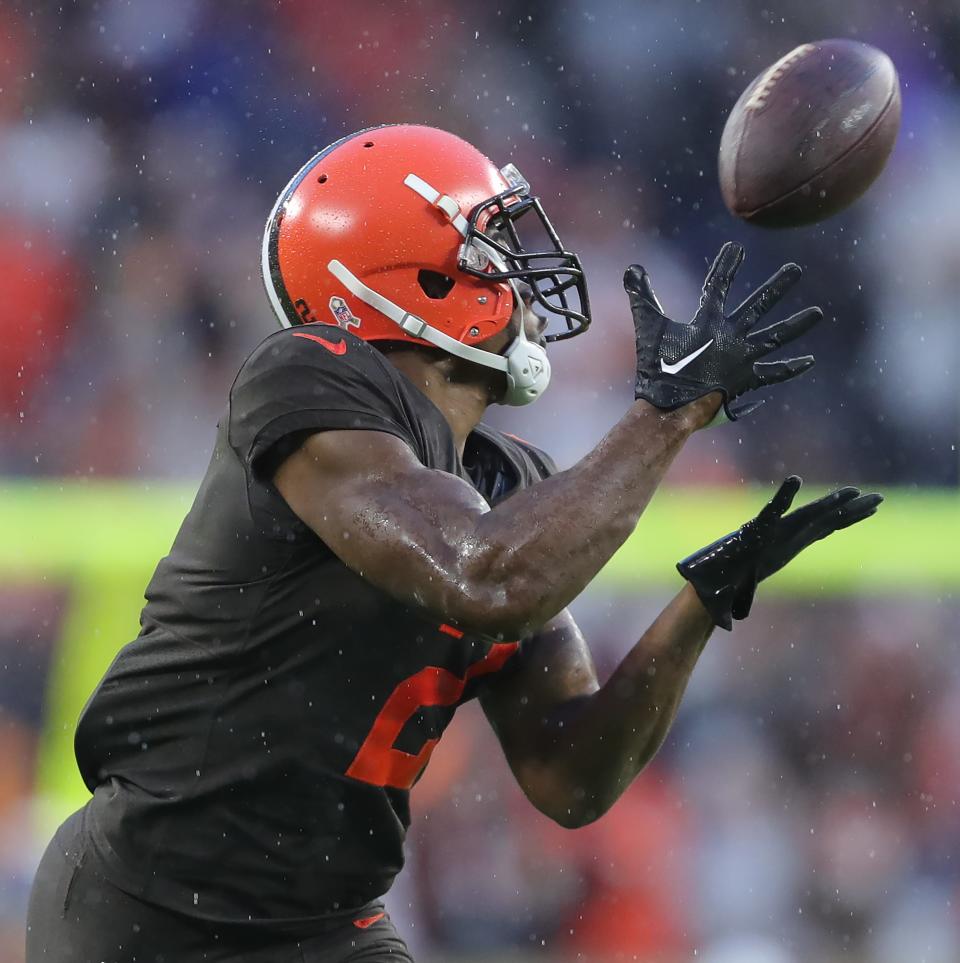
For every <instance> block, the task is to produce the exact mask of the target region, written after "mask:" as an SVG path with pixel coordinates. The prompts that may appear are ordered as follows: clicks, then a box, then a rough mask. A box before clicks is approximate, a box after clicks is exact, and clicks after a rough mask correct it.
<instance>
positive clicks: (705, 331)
mask: <svg viewBox="0 0 960 963" xmlns="http://www.w3.org/2000/svg"><path fill="white" fill-rule="evenodd" d="M741 261H743V248H742V247H740V245H739V244H734V243H733V242H732V241H728V242H727V243H726V244H724V245H723V247H722V248H721V249H720V253H719V254H718V255H717V257H716V260H715V261H714V262H713V266H712V267H711V268H710V271H709V273H708V274H707V278H706V280H705V281H704V283H703V295H702V296H701V298H700V308H699V310H698V311H697V313H696V315H694V318H693V320H692V321H691V322H690V323H689V324H681V323H679V322H677V321H671V320H670V318H668V317H667V316H666V315H665V314H664V313H663V308H662V307H661V306H660V302H659V301H658V300H657V296H656V295H655V294H654V293H653V287H652V286H651V284H650V276H649V275H648V274H647V272H646V271H645V270H644V269H643V268H642V267H640V265H639V264H632V265H630V267H628V268H627V270H626V273H625V274H624V276H623V286H624V289H625V290H626V292H627V294H628V295H629V296H630V310H631V311H632V312H633V326H634V329H635V331H636V336H637V386H636V397H637V398H643V399H645V400H646V401H649V402H650V404H652V405H654V406H656V407H657V408H663V409H665V410H667V411H672V410H673V409H674V408H679V407H681V405H685V404H688V403H689V402H691V401H694V400H695V399H697V398H701V397H703V396H704V395H706V394H709V393H710V392H712V391H719V392H721V394H722V395H723V404H724V410H725V411H726V415H727V417H728V418H729V419H730V420H731V421H733V420H735V419H736V418H737V416H738V415H742V414H745V413H746V412H747V411H750V410H753V409H754V408H756V407H758V406H759V405H760V404H762V402H760V401H755V402H747V403H745V404H741V405H738V406H731V403H732V402H733V400H734V399H735V398H738V397H739V396H740V395H742V394H743V393H744V392H746V391H751V390H753V389H754V388H762V387H764V386H766V385H773V384H777V383H779V382H781V381H789V380H790V379H791V378H795V377H797V375H800V374H803V372H804V371H806V370H807V369H808V368H810V367H811V366H812V365H813V356H812V355H804V356H803V357H799V358H789V359H787V360H785V361H761V360H759V359H761V358H763V357H765V356H766V355H768V354H769V353H770V352H771V351H776V349H777V348H779V347H780V346H781V345H784V344H787V343H788V342H790V341H793V340H794V338H798V337H800V335H801V334H803V333H804V332H805V331H808V330H809V329H810V328H812V327H813V325H815V324H816V323H817V322H818V321H819V320H820V319H821V318H822V317H823V312H822V311H821V310H820V309H819V308H806V309H804V310H803V311H800V312H798V313H797V314H794V315H792V316H791V317H789V318H786V319H785V320H783V321H779V322H777V323H776V324H771V325H769V326H768V327H765V328H761V329H759V330H754V329H755V328H756V327H757V325H758V324H759V322H760V320H761V319H762V318H763V316H764V315H765V314H766V313H767V312H768V311H769V310H770V309H771V308H772V307H773V306H774V305H775V304H776V303H777V302H778V301H779V300H780V299H781V298H782V297H783V296H784V294H786V292H787V291H788V290H789V289H790V288H792V287H793V285H794V284H796V282H797V281H798V280H799V279H800V275H801V274H802V271H801V270H800V267H799V265H797V264H785V265H784V266H783V267H782V268H780V270H779V271H777V273H776V274H774V275H773V277H772V278H770V279H769V280H768V281H767V282H766V283H765V284H762V285H760V287H758V288H757V289H756V290H755V291H754V292H753V293H752V294H751V295H750V296H749V297H748V298H747V299H746V300H745V301H744V302H743V303H742V304H741V305H740V306H739V307H738V308H736V309H735V310H734V311H733V312H732V313H731V314H729V315H727V314H725V309H726V300H727V293H728V292H729V290H730V284H731V282H732V281H733V278H734V275H735V274H736V273H737V268H739V267H740V262H741Z"/></svg>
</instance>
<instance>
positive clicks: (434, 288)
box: [417, 269, 457, 301]
mask: <svg viewBox="0 0 960 963" xmlns="http://www.w3.org/2000/svg"><path fill="white" fill-rule="evenodd" d="M417 282H418V283H419V285H420V287H421V289H422V290H423V293H424V294H425V295H426V296H427V297H428V298H430V299H431V300H432V301H442V300H443V299H444V298H445V297H446V296H447V295H448V294H449V293H450V292H451V291H452V290H453V286H454V284H456V283H457V282H456V281H454V280H453V278H450V277H447V275H446V274H441V273H440V272H439V271H429V270H426V269H424V270H422V271H420V272H419V274H417Z"/></svg>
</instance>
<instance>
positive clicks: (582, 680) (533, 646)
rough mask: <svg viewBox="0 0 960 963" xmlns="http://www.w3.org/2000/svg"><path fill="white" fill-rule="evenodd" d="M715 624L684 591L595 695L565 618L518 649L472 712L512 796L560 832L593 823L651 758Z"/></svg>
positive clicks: (585, 652) (582, 649)
mask: <svg viewBox="0 0 960 963" xmlns="http://www.w3.org/2000/svg"><path fill="white" fill-rule="evenodd" d="M713 627H714V622H713V620H712V619H711V618H710V616H709V614H708V613H707V611H706V609H705V608H704V607H703V605H702V604H701V603H700V601H699V599H698V598H697V596H696V593H695V592H694V591H693V589H692V588H691V587H690V586H686V587H685V588H684V589H683V590H682V591H681V592H680V594H679V595H677V596H676V598H674V600H673V601H672V602H671V603H670V604H669V605H668V606H667V607H666V608H665V609H664V610H663V612H662V613H661V614H660V616H659V617H658V618H657V620H656V621H655V622H654V623H653V624H652V625H651V626H650V628H648V629H647V631H646V632H644V634H643V636H642V637H641V638H640V640H639V641H638V642H637V643H636V645H634V646H633V648H632V649H631V650H630V652H629V653H628V654H627V656H626V657H625V658H624V660H623V661H622V662H621V663H620V665H619V666H618V667H617V669H616V671H615V672H614V673H613V675H611V676H610V678H609V679H608V680H607V681H606V682H605V683H604V684H603V685H602V686H601V685H599V684H598V682H597V676H596V671H595V669H594V665H593V660H592V658H591V656H590V652H589V649H588V648H587V645H586V642H585V641H584V638H583V636H582V635H581V633H580V630H579V628H578V627H577V625H576V623H575V622H574V620H573V618H572V616H571V615H570V614H569V612H562V613H561V614H560V615H558V616H557V617H556V618H554V619H552V620H551V621H550V623H549V624H548V625H547V626H545V627H544V628H543V629H542V630H541V631H540V632H538V633H537V634H536V635H535V636H533V637H532V638H530V639H527V640H525V641H524V647H523V653H522V666H521V668H520V669H519V670H517V671H514V672H512V673H506V674H505V676H504V678H503V679H500V678H494V679H493V680H492V681H491V683H490V684H489V685H488V687H487V688H486V690H485V691H484V692H483V693H482V694H481V703H482V705H483V709H484V712H485V713H486V715H487V718H488V719H489V720H490V723H491V725H492V726H493V729H494V731H495V732H496V733H497V737H498V738H499V740H500V744H501V746H502V747H503V751H504V754H505V755H506V757H507V761H508V762H509V764H510V768H511V769H512V770H513V774H514V776H515V777H516V779H517V782H518V783H519V785H520V787H521V788H522V789H523V791H524V793H525V795H526V796H527V797H528V798H529V799H530V801H531V802H532V803H533V804H534V805H535V806H536V807H537V808H538V809H539V810H540V811H541V812H543V813H545V814H546V815H547V816H549V817H550V818H551V819H553V820H554V821H555V822H557V823H559V824H560V825H561V826H567V827H569V828H574V827H577V826H582V825H584V824H586V823H589V822H591V821H592V820H594V819H597V818H598V817H599V816H601V815H603V813H605V812H606V811H607V809H609V808H610V806H611V805H613V803H614V802H615V801H616V800H617V799H618V798H619V797H620V795H621V793H622V792H623V791H624V790H625V789H626V788H627V786H629V785H630V783H631V782H632V781H633V779H634V777H635V776H636V775H637V773H639V772H640V770H641V769H643V767H644V766H645V765H646V764H647V763H648V762H649V761H650V759H651V758H653V755H654V754H655V753H656V751H657V749H658V748H659V747H660V744H661V743H662V742H663V740H664V738H665V736H666V734H667V731H668V729H669V728H670V724H671V723H672V721H673V718H674V716H675V715H676V711H677V707H678V706H679V704H680V698H681V696H682V695H683V693H684V690H685V689H686V686H687V681H688V680H689V678H690V674H691V672H692V671H693V667H694V665H696V662H697V659H698V658H699V656H700V652H701V651H702V650H703V647H704V645H705V644H706V641H707V639H708V638H709V636H710V633H711V632H712V631H713Z"/></svg>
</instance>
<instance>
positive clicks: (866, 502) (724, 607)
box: [677, 475, 883, 629]
mask: <svg viewBox="0 0 960 963" xmlns="http://www.w3.org/2000/svg"><path fill="white" fill-rule="evenodd" d="M800 485H801V480H800V479H799V478H798V477H797V476H796V475H790V476H789V477H788V478H787V479H785V480H784V482H783V484H782V485H781V486H780V490H779V491H778V492H777V493H776V495H774V496H773V498H772V499H771V500H770V501H769V502H768V503H767V505H765V506H764V508H763V510H762V511H761V512H760V514H759V515H757V517H756V518H752V519H751V520H750V521H749V522H747V523H746V524H745V525H743V526H741V527H740V528H738V529H737V530H736V531H735V532H731V533H730V534H729V535H726V536H724V537H723V538H721V539H718V540H717V541H716V542H714V543H713V544H712V545H708V546H707V547H706V548H702V549H700V551H699V552H694V553H693V555H690V556H688V557H687V558H685V559H684V560H683V561H682V562H678V563H677V570H678V571H679V572H680V574H681V575H682V576H683V577H684V578H685V579H686V580H687V581H688V582H690V584H691V585H693V587H694V589H695V590H696V593H697V595H698V596H699V597H700V601H701V602H703V604H704V606H705V607H706V609H707V611H708V612H709V613H710V615H711V616H712V617H713V620H714V622H716V624H717V625H720V626H722V627H723V628H725V629H730V628H731V627H732V625H733V619H745V618H746V617H747V616H748V615H749V614H750V606H751V604H752V603H753V594H754V592H755V591H756V588H757V584H758V583H759V582H762V581H763V580H764V579H765V578H768V577H769V576H771V575H773V573H774V572H778V571H779V570H780V569H782V568H783V566H784V565H786V564H787V562H789V561H790V560H791V559H792V558H794V557H795V556H796V555H798V554H799V553H800V552H802V551H803V550H804V549H805V548H806V547H807V546H808V545H811V544H812V543H813V542H816V541H818V540H819V539H821V538H826V537H827V536H828V535H830V534H832V533H833V532H836V531H838V530H839V529H841V528H847V527H849V526H850V525H856V523H857V522H862V521H863V520H864V519H865V518H869V517H870V516H871V515H872V514H873V513H874V512H875V511H876V510H877V507H878V506H879V504H880V502H882V501H883V496H882V495H878V494H875V493H874V494H869V495H862V494H860V489H859V488H838V489H837V490H836V491H834V492H830V494H829V495H825V496H824V497H823V498H818V499H817V500H816V501H814V502H810V503H809V504H808V505H804V506H803V507H802V508H798V509H797V510H796V511H793V512H790V514H789V515H787V514H785V512H786V511H787V509H789V508H790V505H791V504H792V503H793V499H794V497H795V496H796V494H797V492H798V491H799V490H800Z"/></svg>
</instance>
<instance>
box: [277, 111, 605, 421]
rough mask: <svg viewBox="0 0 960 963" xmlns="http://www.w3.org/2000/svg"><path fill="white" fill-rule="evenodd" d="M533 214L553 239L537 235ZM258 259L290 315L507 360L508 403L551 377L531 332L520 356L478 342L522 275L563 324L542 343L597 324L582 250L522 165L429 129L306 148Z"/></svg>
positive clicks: (378, 130) (382, 130) (372, 336)
mask: <svg viewBox="0 0 960 963" xmlns="http://www.w3.org/2000/svg"><path fill="white" fill-rule="evenodd" d="M521 218H523V219H524V225H523V235H522V236H523V237H524V239H525V240H523V241H522V240H521V233H520V232H519V231H518V228H517V222H518V221H519V220H520V219H521ZM527 225H530V226H532V227H533V228H539V231H540V233H541V234H542V235H543V236H545V238H546V240H545V241H543V242H542V243H541V242H540V241H539V238H536V239H535V240H536V241H537V243H536V244H535V243H534V241H533V240H531V239H530V237H529V232H528V231H527ZM525 245H526V246H525ZM261 260H262V268H263V280H264V284H265V286H266V290H267V296H268V298H269V300H270V303H271V306H272V307H273V310H274V312H275V314H276V315H277V318H278V319H279V321H280V323H281V324H283V325H285V326H289V325H297V324H304V323H314V322H319V323H326V324H337V325H340V326H341V327H344V326H347V325H349V330H350V331H351V333H352V334H354V335H356V336H357V337H359V338H361V339H363V340H365V341H370V342H376V341H399V342H412V343H414V344H422V345H432V346H434V347H439V348H441V349H442V350H444V351H446V352H447V353H449V354H454V355H457V356H459V357H462V358H465V359H466V360H469V361H472V362H475V363H477V364H481V365H484V366H485V367H488V368H494V369H497V370H500V371H503V372H504V373H505V375H506V377H507V382H508V386H509V387H510V390H509V391H508V397H510V398H512V399H514V400H508V401H507V402H506V403H507V404H527V403H529V401H530V400H532V399H533V398H534V397H538V396H539V394H540V393H542V391H543V390H544V389H545V388H546V384H547V381H548V379H549V363H548V362H547V361H546V356H545V355H543V349H542V347H540V345H538V344H536V343H535V342H525V346H524V347H523V348H519V347H518V348H517V350H515V351H514V352H513V354H512V355H511V351H510V348H511V347H513V346H509V347H508V349H507V350H506V351H504V352H503V353H502V354H499V355H498V354H494V353H493V352H491V351H488V350H485V349H484V348H483V347H482V343H483V342H485V341H487V340H488V339H489V338H491V337H492V336H493V335H495V334H498V333H499V332H501V331H504V330H505V329H506V328H507V326H508V325H509V323H510V319H511V316H512V315H513V312H514V309H515V307H516V300H517V296H518V292H517V287H516V286H517V283H518V282H521V281H522V282H526V283H527V284H529V285H530V288H531V292H532V297H533V300H534V301H535V302H536V303H538V304H539V305H540V306H541V307H542V308H544V309H546V311H547V312H549V313H550V314H552V315H554V316H556V317H559V318H560V319H562V320H563V322H564V330H561V331H559V332H558V333H549V334H547V336H546V340H548V341H555V340H561V339H563V338H568V337H571V336H573V335H576V334H580V333H581V332H582V331H584V330H586V328H587V327H588V326H589V323H590V309H589V302H588V300H587V292H586V284H585V281H584V277H583V269H582V267H581V264H580V261H579V259H578V258H577V257H576V255H574V254H571V253H570V252H567V251H565V250H564V249H563V246H562V244H561V243H560V239H559V237H558V236H557V233H556V231H555V230H554V228H553V225H552V224H551V223H550V221H549V220H548V219H547V217H546V215H545V213H544V211H543V208H542V206H541V205H540V202H539V200H538V199H537V198H536V197H534V196H531V194H530V188H529V185H528V184H527V182H526V181H525V180H524V179H523V178H522V176H521V175H520V174H519V172H518V171H517V170H516V168H515V167H513V165H507V166H506V167H504V168H502V169H498V168H497V167H496V166H495V165H494V164H493V162H492V161H490V159H489V158H487V157H486V156H485V155H483V154H482V153H481V152H480V151H478V150H477V149H476V148H475V147H473V146H471V145H470V144H468V143H467V142H466V141H463V140H461V139H460V138H459V137H456V136H455V135H453V134H450V133H448V132H446V131H442V130H437V129H435V128H431V127H421V126H414V125H402V124H401V125H388V126H383V127H375V128H368V129H367V130H363V131H359V132H357V133H355V134H351V135H349V136H347V137H345V138H342V139H341V140H339V141H337V142H336V143H335V144H332V145H330V146H329V147H327V148H326V149H325V150H323V151H321V152H320V153H319V154H317V155H315V156H314V157H313V158H311V159H310V160H309V161H308V162H307V163H306V164H305V165H304V166H303V168H301V170H300V171H299V172H298V173H297V174H296V175H295V176H294V178H292V179H291V181H290V182H289V183H288V184H287V186H286V188H285V189H284V190H283V192H282V193H281V195H280V197H279V198H278V199H277V203H276V204H275V205H274V208H273V210H272V211H271V214H270V217H269V218H268V221H267V225H266V230H265V232H264V238H263V245H262V254H261ZM516 340H517V341H519V340H520V338H519V337H518V338H517V339H516ZM541 355H542V357H541ZM521 358H523V359H525V360H522V361H521ZM530 379H534V380H533V381H531V382H530V383H529V384H527V382H528V381H530ZM521 386H523V387H522V390H521ZM514 388H516V390H514Z"/></svg>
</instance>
